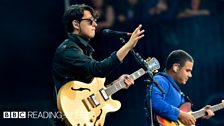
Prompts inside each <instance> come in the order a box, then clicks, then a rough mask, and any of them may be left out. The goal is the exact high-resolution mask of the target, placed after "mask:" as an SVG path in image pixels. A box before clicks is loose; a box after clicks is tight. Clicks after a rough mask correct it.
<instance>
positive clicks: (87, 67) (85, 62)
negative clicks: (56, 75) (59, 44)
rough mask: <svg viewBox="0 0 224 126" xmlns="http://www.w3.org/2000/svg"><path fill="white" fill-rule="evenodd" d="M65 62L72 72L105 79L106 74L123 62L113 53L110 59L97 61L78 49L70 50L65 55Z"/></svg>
mask: <svg viewBox="0 0 224 126" xmlns="http://www.w3.org/2000/svg"><path fill="white" fill-rule="evenodd" d="M62 57H63V60H62V61H63V62H64V63H65V64H66V65H65V66H67V67H68V68H69V69H70V70H71V71H81V72H83V73H89V74H92V75H93V76H98V77H105V75H106V74H108V73H109V72H111V71H112V69H113V68H114V67H116V66H118V65H119V64H120V63H121V62H120V60H119V59H118V57H117V56H116V52H113V53H112V54H111V55H110V56H109V57H107V58H105V59H104V60H102V61H96V60H94V59H93V58H91V57H90V56H87V55H85V54H84V53H83V52H82V51H81V50H80V49H78V48H74V47H73V48H68V49H66V50H65V51H64V53H63V56H62Z"/></svg>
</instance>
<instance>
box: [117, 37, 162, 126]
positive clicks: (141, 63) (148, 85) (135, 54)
mask: <svg viewBox="0 0 224 126" xmlns="http://www.w3.org/2000/svg"><path fill="white" fill-rule="evenodd" d="M120 41H121V42H122V43H123V44H125V43H126V42H125V40H124V38H120ZM130 52H131V54H132V55H133V56H134V58H135V60H136V61H137V62H138V63H139V64H140V65H141V67H142V68H143V69H144V70H146V73H148V79H147V80H145V81H146V82H147V87H148V88H149V90H148V94H149V107H148V106H147V104H146V107H147V109H148V111H149V114H150V122H151V126H154V124H153V115H152V99H151V95H152V86H153V85H150V82H151V81H152V82H153V83H154V84H155V85H156V86H157V87H158V89H159V90H160V91H161V92H162V94H164V93H165V91H164V90H163V89H162V87H161V86H160V85H159V84H158V83H157V82H156V81H155V80H154V79H153V72H152V71H150V70H149V69H148V65H147V63H146V62H145V61H144V59H143V58H142V57H141V56H140V55H139V54H138V53H136V52H135V51H134V49H131V50H130Z"/></svg>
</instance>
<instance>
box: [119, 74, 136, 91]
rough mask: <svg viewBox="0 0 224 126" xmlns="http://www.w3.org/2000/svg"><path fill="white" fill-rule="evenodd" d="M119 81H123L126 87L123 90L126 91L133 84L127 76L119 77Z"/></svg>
mask: <svg viewBox="0 0 224 126" xmlns="http://www.w3.org/2000/svg"><path fill="white" fill-rule="evenodd" d="M120 79H122V80H124V83H125V85H126V87H125V89H128V88H129V87H130V86H131V85H133V84H134V80H133V79H131V78H130V76H129V75H128V74H123V75H122V76H120V77H119V80H120Z"/></svg>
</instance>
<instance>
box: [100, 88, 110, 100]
mask: <svg viewBox="0 0 224 126" xmlns="http://www.w3.org/2000/svg"><path fill="white" fill-rule="evenodd" d="M100 94H101V95H102V97H103V99H104V100H105V101H107V100H108V99H109V96H108V95H107V93H106V92H105V90H104V89H103V88H102V89H100Z"/></svg>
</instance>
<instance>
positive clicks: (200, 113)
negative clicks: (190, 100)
mask: <svg viewBox="0 0 224 126" xmlns="http://www.w3.org/2000/svg"><path fill="white" fill-rule="evenodd" d="M223 108H224V104H223V103H220V104H217V105H213V106H211V110H212V111H214V112H215V111H218V110H220V109H223ZM205 114H206V113H205V110H204V109H202V110H198V111H195V112H193V113H191V115H193V116H194V117H195V118H196V119H198V118H200V117H202V116H204V115H205Z"/></svg>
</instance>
